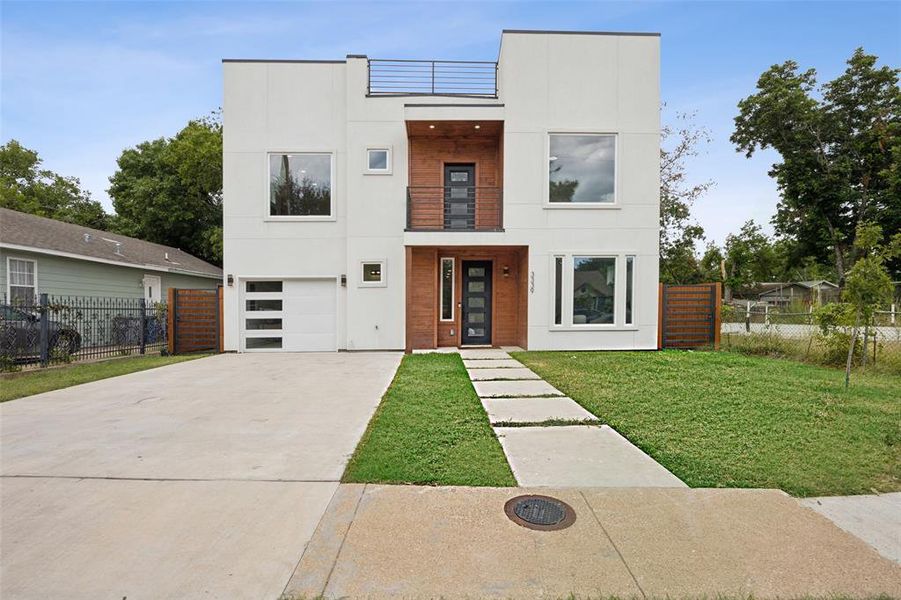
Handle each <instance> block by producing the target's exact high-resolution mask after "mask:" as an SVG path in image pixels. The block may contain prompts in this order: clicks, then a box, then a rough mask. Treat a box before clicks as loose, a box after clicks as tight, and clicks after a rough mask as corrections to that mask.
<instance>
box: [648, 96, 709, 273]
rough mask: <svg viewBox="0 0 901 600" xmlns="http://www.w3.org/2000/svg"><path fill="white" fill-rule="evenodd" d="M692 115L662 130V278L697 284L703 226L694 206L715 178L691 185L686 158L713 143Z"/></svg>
mask: <svg viewBox="0 0 901 600" xmlns="http://www.w3.org/2000/svg"><path fill="white" fill-rule="evenodd" d="M693 117H694V116H693V115H687V114H678V115H676V120H677V122H678V123H679V125H678V126H675V127H674V126H671V125H666V126H664V127H663V129H662V130H661V132H660V137H661V139H660V279H661V281H663V282H664V283H697V282H699V281H700V280H701V279H702V276H701V270H700V268H699V266H698V260H697V257H696V255H695V244H696V242H697V241H698V240H700V239H701V238H703V237H704V229H703V228H702V227H701V226H700V225H698V224H697V223H696V222H694V221H693V220H692V218H691V207H692V205H693V204H694V202H695V200H697V199H698V198H699V197H700V196H702V195H703V194H704V193H705V192H707V190H709V189H710V188H711V187H712V186H713V182H712V181H709V180H708V181H704V182H702V183H697V184H690V183H688V181H687V179H686V165H685V163H686V161H687V160H689V159H690V158H692V157H694V156H697V155H698V146H699V145H700V144H702V143H709V142H710V133H709V132H708V131H707V129H705V128H703V127H697V126H696V125H695V124H694V122H693V121H692V119H693Z"/></svg>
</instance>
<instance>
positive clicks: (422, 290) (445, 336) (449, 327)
mask: <svg viewBox="0 0 901 600" xmlns="http://www.w3.org/2000/svg"><path fill="white" fill-rule="evenodd" d="M407 257H408V274H409V275H408V278H407V351H411V350H414V349H423V348H436V347H445V346H459V345H460V334H461V332H460V323H461V314H460V312H461V311H460V307H459V304H460V302H461V301H462V298H463V269H462V262H463V261H464V260H490V261H492V263H493V269H492V283H493V285H492V315H493V318H492V325H491V343H492V345H494V346H521V347H523V348H525V347H526V345H527V337H526V336H527V331H528V248H526V247H510V246H501V247H490V246H487V247H486V246H480V247H469V248H466V247H462V248H460V247H408V248H407ZM442 258H453V259H454V277H455V282H454V319H453V321H441V320H440V317H441V315H440V309H439V306H440V285H441V282H440V268H441V266H440V265H441V259H442ZM504 267H508V268H509V273H508V274H507V276H504ZM452 331H453V333H451V332H452Z"/></svg>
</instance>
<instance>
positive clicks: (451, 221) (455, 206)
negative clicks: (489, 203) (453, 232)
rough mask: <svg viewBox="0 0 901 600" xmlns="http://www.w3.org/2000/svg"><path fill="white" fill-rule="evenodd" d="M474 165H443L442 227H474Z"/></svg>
mask: <svg viewBox="0 0 901 600" xmlns="http://www.w3.org/2000/svg"><path fill="white" fill-rule="evenodd" d="M475 180H476V166H475V164H473V163H466V164H454V165H444V228H445V229H475V225H476V188H475Z"/></svg>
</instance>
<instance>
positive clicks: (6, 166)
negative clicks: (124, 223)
mask: <svg viewBox="0 0 901 600" xmlns="http://www.w3.org/2000/svg"><path fill="white" fill-rule="evenodd" d="M41 163H42V161H41V159H40V157H39V156H38V153H37V152H35V151H34V150H29V149H28V148H26V147H25V146H23V145H22V144H20V143H19V142H18V141H16V140H10V141H9V142H7V143H6V144H4V145H3V146H0V206H2V207H4V208H10V209H12V210H17V211H20V212H25V213H30V214H33V215H39V216H41V217H48V218H50V219H57V220H59V221H65V222H67V223H75V224H78V225H84V226H85V227H92V228H94V229H106V228H107V227H108V226H109V218H110V216H109V215H108V214H107V213H106V211H104V210H103V206H101V205H100V203H99V202H97V201H96V200H91V195H90V193H89V192H87V191H85V190H83V189H81V183H80V182H79V181H78V179H76V178H75V177H64V176H62V175H59V174H57V173H54V172H53V171H50V170H48V169H42V168H41Z"/></svg>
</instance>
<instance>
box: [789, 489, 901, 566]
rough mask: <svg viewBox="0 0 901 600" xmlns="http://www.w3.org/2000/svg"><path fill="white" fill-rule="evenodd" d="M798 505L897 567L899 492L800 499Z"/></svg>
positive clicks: (900, 534) (900, 513)
mask: <svg viewBox="0 0 901 600" xmlns="http://www.w3.org/2000/svg"><path fill="white" fill-rule="evenodd" d="M799 502H800V503H801V504H802V505H803V506H806V507H808V508H811V509H813V510H815V511H817V512H818V513H820V514H821V515H823V516H824V517H826V518H827V519H829V520H831V521H832V522H833V523H835V524H836V525H838V526H839V527H841V528H842V529H844V530H845V531H847V532H849V533H853V534H854V535H856V536H857V537H859V538H860V539H862V540H863V541H865V542H867V543H868V544H870V545H871V546H873V547H874V548H875V549H876V551H877V552H879V553H880V554H882V555H883V556H885V557H886V558H890V559H892V560H894V561H895V562H897V563H901V492H895V493H893V494H868V495H863V496H829V497H825V498H804V499H802V500H799Z"/></svg>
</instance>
